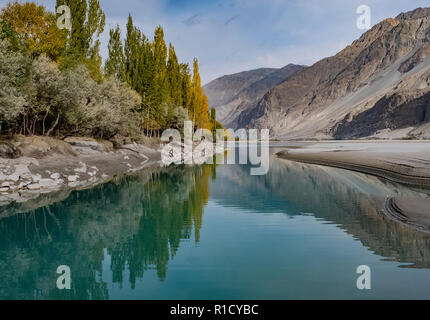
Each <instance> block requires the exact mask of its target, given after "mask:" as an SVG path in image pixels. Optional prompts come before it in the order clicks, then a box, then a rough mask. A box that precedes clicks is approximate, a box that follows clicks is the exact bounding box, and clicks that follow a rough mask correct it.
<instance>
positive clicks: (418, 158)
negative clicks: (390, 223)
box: [276, 141, 430, 233]
mask: <svg viewBox="0 0 430 320" xmlns="http://www.w3.org/2000/svg"><path fill="white" fill-rule="evenodd" d="M277 147H279V148H280V149H281V151H279V152H277V153H276V155H277V156H278V157H279V158H281V159H287V160H292V161H297V162H302V163H309V164H317V165H323V166H329V167H336V168H342V169H347V170H352V171H356V172H361V173H366V174H371V175H374V176H377V177H381V178H384V179H387V180H390V181H393V182H396V183H402V184H406V185H410V186H413V187H419V188H423V189H424V192H426V191H425V190H426V189H429V191H428V192H429V193H430V141H359V142H358V141H333V142H318V143H309V142H307V143H303V144H302V145H300V146H299V147H297V144H295V145H294V147H293V148H289V147H288V145H287V144H286V145H285V147H284V148H283V147H282V145H279V146H277ZM381 210H382V211H383V212H384V213H385V214H386V215H387V216H388V217H389V218H391V219H393V220H395V221H397V222H399V223H402V224H405V225H407V226H409V227H412V228H414V229H417V230H419V231H423V232H428V233H430V202H429V201H428V200H423V199H415V198H408V197H404V196H402V195H401V194H400V195H398V196H397V197H390V198H387V199H386V201H385V204H384V206H383V208H381Z"/></svg>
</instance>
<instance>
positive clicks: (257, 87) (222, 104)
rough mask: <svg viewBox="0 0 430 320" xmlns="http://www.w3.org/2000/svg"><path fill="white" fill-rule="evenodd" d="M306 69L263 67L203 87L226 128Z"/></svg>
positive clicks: (219, 119)
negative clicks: (275, 89) (270, 91)
mask: <svg viewBox="0 0 430 320" xmlns="http://www.w3.org/2000/svg"><path fill="white" fill-rule="evenodd" d="M303 68H304V66H298V65H294V64H289V65H287V66H285V67H283V68H280V69H270V68H262V69H256V70H251V71H245V72H240V73H236V74H232V75H227V76H223V77H221V78H218V79H215V80H213V81H212V82H210V83H208V84H207V85H206V86H204V88H203V89H204V91H205V93H206V95H207V97H208V99H209V103H210V105H211V107H214V108H215V109H216V110H217V120H218V121H220V122H222V123H223V124H224V126H225V127H228V128H230V127H236V122H235V120H236V118H237V117H238V116H239V115H240V114H241V113H242V112H243V111H244V110H247V109H248V108H252V107H254V106H255V104H256V102H258V101H259V100H260V99H261V98H262V97H263V96H264V94H266V93H267V92H268V91H269V90H270V89H272V88H273V87H275V86H276V85H278V84H280V83H281V82H282V81H284V80H285V79H287V78H288V77H289V76H291V75H292V74H294V73H295V72H297V71H299V70H301V69H303Z"/></svg>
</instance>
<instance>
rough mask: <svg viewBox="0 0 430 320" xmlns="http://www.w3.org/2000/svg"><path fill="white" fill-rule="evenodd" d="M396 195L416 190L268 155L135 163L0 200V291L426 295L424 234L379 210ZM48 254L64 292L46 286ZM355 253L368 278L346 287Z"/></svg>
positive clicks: (121, 295) (77, 295) (36, 295)
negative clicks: (199, 162)
mask: <svg viewBox="0 0 430 320" xmlns="http://www.w3.org/2000/svg"><path fill="white" fill-rule="evenodd" d="M399 194H400V195H405V196H408V195H416V194H419V195H420V196H426V192H425V191H419V190H412V189H410V188H406V187H402V186H400V185H395V184H391V183H388V182H386V181H382V180H380V179H377V178H374V177H370V176H366V175H361V174H356V173H351V172H347V171H343V170H338V169H331V168H324V167H319V166H311V165H303V164H297V163H292V162H287V161H282V160H278V159H272V160H271V166H270V171H269V173H268V174H267V175H265V176H251V175H250V174H249V167H248V166H239V165H219V166H213V165H212V166H202V167H186V166H179V167H171V168H150V169H146V170H144V171H142V172H141V173H139V174H138V175H137V176H134V177H127V178H123V179H120V180H118V181H115V182H111V183H108V184H105V185H102V186H98V187H96V188H94V189H91V190H83V191H75V192H72V193H70V194H69V193H67V192H60V193H58V194H56V195H50V196H49V197H44V198H41V199H37V200H35V201H33V203H32V204H26V205H25V206H22V205H21V206H20V205H12V206H9V207H7V208H0V214H1V216H2V217H3V218H2V219H0V232H1V233H0V298H1V299H388V298H393V299H398V298H406V299H408V298H411V299H412V298H418V299H424V298H426V299H428V298H430V237H429V236H428V235H425V234H421V233H418V232H416V231H413V230H410V229H408V228H406V227H404V226H402V225H399V224H397V223H395V222H392V221H390V220H388V219H387V218H386V217H385V216H384V215H383V213H382V212H381V211H380V209H381V207H382V203H383V200H384V198H385V197H386V196H387V195H399ZM32 207H34V208H36V207H37V209H31V208H32ZM60 265H67V266H69V267H70V270H71V279H72V285H71V290H59V289H58V288H57V287H56V280H57V277H58V276H59V275H58V274H56V270H57V267H58V266H60ZM359 265H368V266H369V267H370V268H371V272H372V273H371V286H372V289H371V290H363V291H362V290H358V289H357V287H356V280H357V278H358V276H359V275H358V274H356V269H357V267H358V266H359Z"/></svg>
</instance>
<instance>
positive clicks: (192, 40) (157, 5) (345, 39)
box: [0, 0, 430, 83]
mask: <svg viewBox="0 0 430 320" xmlns="http://www.w3.org/2000/svg"><path fill="white" fill-rule="evenodd" d="M6 2H7V1H6V0H0V6H4V4H5V3H6ZM35 2H37V3H40V4H43V5H45V6H47V7H48V8H51V9H53V8H54V6H55V0H36V1H35ZM101 4H102V7H103V10H104V11H105V13H106V16H107V28H106V31H105V33H104V34H103V36H102V41H103V48H102V55H103V56H104V57H106V54H107V48H106V43H107V41H108V29H109V27H113V26H115V25H116V24H120V25H121V27H122V28H123V29H124V26H125V24H126V21H127V16H128V13H131V14H132V16H133V18H134V21H135V24H136V25H138V26H139V27H140V28H141V29H142V30H143V31H144V32H145V34H146V35H147V36H149V37H152V34H153V31H154V29H155V27H156V26H157V25H162V26H163V28H164V31H165V35H166V40H167V41H170V42H172V43H173V45H174V46H175V49H176V51H177V54H178V56H179V57H180V59H181V60H182V61H184V62H191V61H192V59H193V57H196V58H198V60H199V63H200V69H201V70H200V72H201V75H202V81H203V82H204V83H206V82H208V81H210V80H213V79H214V78H216V77H219V76H222V75H224V74H231V73H235V72H239V71H243V70H249V69H254V68H259V67H282V66H284V65H286V64H288V63H297V64H307V65H311V64H313V63H314V62H316V61H318V60H319V59H321V58H324V57H327V56H331V55H333V54H335V53H336V52H338V51H339V50H341V49H343V48H344V47H345V46H346V45H348V44H350V43H351V42H352V41H353V40H355V39H356V38H358V37H359V36H360V35H361V34H362V33H363V30H359V29H358V28H357V26H356V20H357V18H358V16H359V15H358V14H357V13H356V9H357V7H358V6H359V5H363V4H365V5H368V6H369V7H370V8H371V10H372V25H373V24H376V23H378V22H379V21H381V20H383V19H385V18H388V17H394V16H396V15H397V14H398V13H400V12H403V11H409V10H412V9H415V8H416V7H425V6H430V4H429V3H428V0H426V1H424V0H396V1H393V0H325V1H323V0H213V1H207V0H119V1H118V0H101Z"/></svg>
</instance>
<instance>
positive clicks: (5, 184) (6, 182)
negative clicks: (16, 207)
mask: <svg viewBox="0 0 430 320" xmlns="http://www.w3.org/2000/svg"><path fill="white" fill-rule="evenodd" d="M1 186H2V187H8V188H9V187H10V186H11V183H10V182H9V181H5V182H3V183H2V184H1Z"/></svg>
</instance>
